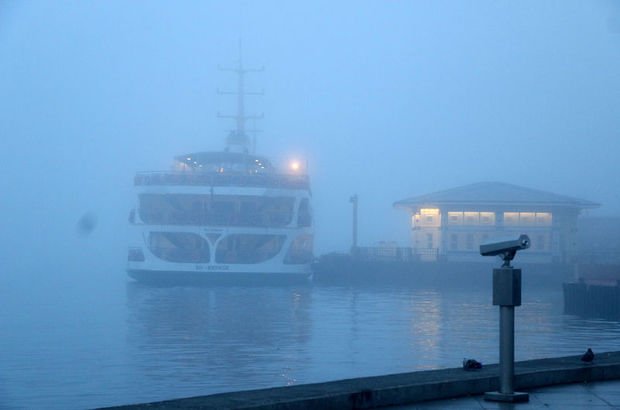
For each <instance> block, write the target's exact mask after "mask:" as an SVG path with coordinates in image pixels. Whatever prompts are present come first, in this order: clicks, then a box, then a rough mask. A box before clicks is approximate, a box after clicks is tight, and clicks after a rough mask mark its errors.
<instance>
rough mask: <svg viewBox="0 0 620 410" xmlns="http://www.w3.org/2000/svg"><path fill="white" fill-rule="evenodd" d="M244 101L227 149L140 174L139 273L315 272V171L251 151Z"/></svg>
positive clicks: (158, 278) (132, 250)
mask: <svg viewBox="0 0 620 410" xmlns="http://www.w3.org/2000/svg"><path fill="white" fill-rule="evenodd" d="M238 71H240V72H241V73H243V69H242V68H240V69H239V70H238ZM240 77H241V75H240ZM240 83H242V82H241V81H240ZM241 91H242V90H241V89H240V95H243V94H242V93H241ZM239 106H240V107H241V108H240V109H239V112H238V115H237V117H238V118H237V119H238V121H237V130H235V131H233V132H231V134H230V136H229V137H228V139H227V146H226V149H225V150H224V151H220V152H196V153H190V154H186V155H181V156H178V157H176V158H175V159H174V164H173V170H172V171H167V172H142V173H138V174H136V176H135V179H134V185H135V189H136V193H137V197H136V203H135V207H134V209H133V210H132V212H131V214H130V225H131V227H130V228H131V235H132V239H131V243H130V247H129V252H128V266H127V271H128V274H129V276H131V277H132V278H134V279H136V280H139V281H152V282H162V281H165V282H186V281H207V282H209V281H217V280H220V279H224V280H225V279H233V280H237V279H239V278H244V279H255V280H257V281H259V282H260V281H262V280H264V279H267V278H270V279H272V278H277V279H278V280H283V279H295V280H299V279H302V280H307V279H308V278H309V277H310V276H311V269H310V266H311V262H312V259H313V230H312V210H311V196H312V194H311V190H310V182H309V177H308V175H307V173H306V170H305V169H304V167H300V166H299V164H294V166H292V167H291V168H290V169H287V170H281V169H278V168H276V167H275V166H274V165H273V164H272V163H271V162H270V161H269V159H267V158H266V157H263V156H259V155H255V154H253V153H251V152H250V150H249V146H250V144H249V139H248V138H247V136H246V135H245V132H244V129H243V121H242V120H243V118H247V117H244V116H243V111H242V107H243V106H242V104H239Z"/></svg>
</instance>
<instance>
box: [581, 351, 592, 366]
mask: <svg viewBox="0 0 620 410" xmlns="http://www.w3.org/2000/svg"><path fill="white" fill-rule="evenodd" d="M592 360H594V352H593V351H592V349H590V348H588V350H587V351H586V352H585V353H584V354H583V356H581V361H582V362H586V363H592Z"/></svg>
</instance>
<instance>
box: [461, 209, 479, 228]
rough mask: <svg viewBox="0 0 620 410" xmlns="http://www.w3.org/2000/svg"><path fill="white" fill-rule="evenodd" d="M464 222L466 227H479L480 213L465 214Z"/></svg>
mask: <svg viewBox="0 0 620 410" xmlns="http://www.w3.org/2000/svg"><path fill="white" fill-rule="evenodd" d="M463 220H464V222H465V225H478V223H479V222H480V214H479V213H478V212H463Z"/></svg>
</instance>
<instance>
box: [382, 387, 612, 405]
mask: <svg viewBox="0 0 620 410" xmlns="http://www.w3.org/2000/svg"><path fill="white" fill-rule="evenodd" d="M528 393H529V394H530V400H529V402H526V403H497V402H491V401H486V400H484V396H482V395H476V396H469V397H460V398H456V399H443V400H433V401H428V402H422V403H415V404H409V405H403V406H392V407H386V409H390V410H439V409H442V410H443V409H446V410H474V409H475V410H480V409H489V410H495V409H497V410H509V409H515V410H519V409H523V410H534V409H536V410H538V409H567V410H573V409H594V410H597V409H601V410H602V409H620V380H611V381H599V382H592V383H573V384H565V385H557V386H551V387H542V388H537V389H531V390H529V391H528Z"/></svg>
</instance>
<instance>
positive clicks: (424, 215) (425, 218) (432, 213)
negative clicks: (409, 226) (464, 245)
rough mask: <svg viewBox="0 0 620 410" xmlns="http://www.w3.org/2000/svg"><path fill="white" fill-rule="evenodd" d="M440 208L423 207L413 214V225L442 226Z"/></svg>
mask: <svg viewBox="0 0 620 410" xmlns="http://www.w3.org/2000/svg"><path fill="white" fill-rule="evenodd" d="M440 225H441V222H440V215H439V209H437V208H422V209H420V211H419V212H417V213H416V214H414V215H413V226H414V227H415V226H440Z"/></svg>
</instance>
